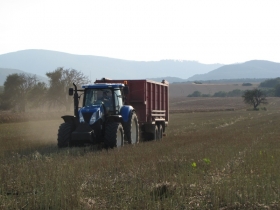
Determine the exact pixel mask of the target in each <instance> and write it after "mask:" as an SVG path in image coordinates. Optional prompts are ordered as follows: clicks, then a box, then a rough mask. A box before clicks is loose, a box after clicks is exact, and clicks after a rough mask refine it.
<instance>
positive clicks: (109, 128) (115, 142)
mask: <svg viewBox="0 0 280 210" xmlns="http://www.w3.org/2000/svg"><path fill="white" fill-rule="evenodd" d="M104 143H105V145H106V147H109V148H114V147H121V146H123V144H124V131H123V127H122V124H121V123H117V122H111V123H108V124H107V125H106V129H105V139H104Z"/></svg>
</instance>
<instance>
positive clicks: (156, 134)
mask: <svg viewBox="0 0 280 210" xmlns="http://www.w3.org/2000/svg"><path fill="white" fill-rule="evenodd" d="M152 134H153V137H152V140H156V141H157V140H158V127H157V125H155V127H154V131H153V133H152Z"/></svg>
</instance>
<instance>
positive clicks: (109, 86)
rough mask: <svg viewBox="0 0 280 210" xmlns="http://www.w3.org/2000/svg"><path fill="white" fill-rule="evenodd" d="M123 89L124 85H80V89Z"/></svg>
mask: <svg viewBox="0 0 280 210" xmlns="http://www.w3.org/2000/svg"><path fill="white" fill-rule="evenodd" d="M121 87H124V84H121V83H99V84H87V85H82V88H100V89H103V88H121Z"/></svg>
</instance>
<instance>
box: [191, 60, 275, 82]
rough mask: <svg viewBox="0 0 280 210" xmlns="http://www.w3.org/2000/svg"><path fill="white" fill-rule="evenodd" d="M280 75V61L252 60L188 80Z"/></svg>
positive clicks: (223, 67)
mask: <svg viewBox="0 0 280 210" xmlns="http://www.w3.org/2000/svg"><path fill="white" fill-rule="evenodd" d="M279 76H280V63H275V62H271V61H264V60H252V61H247V62H245V63H240V64H231V65H225V66H222V67H219V68H217V69H215V70H212V71H210V72H208V73H205V74H197V75H194V76H192V77H190V78H188V80H190V81H195V80H219V79H241V78H275V77H279Z"/></svg>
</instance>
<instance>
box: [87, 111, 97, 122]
mask: <svg viewBox="0 0 280 210" xmlns="http://www.w3.org/2000/svg"><path fill="white" fill-rule="evenodd" d="M96 113H97V112H94V113H93V114H92V116H91V118H90V120H89V124H90V125H92V124H93V123H94V122H95V121H96Z"/></svg>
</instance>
